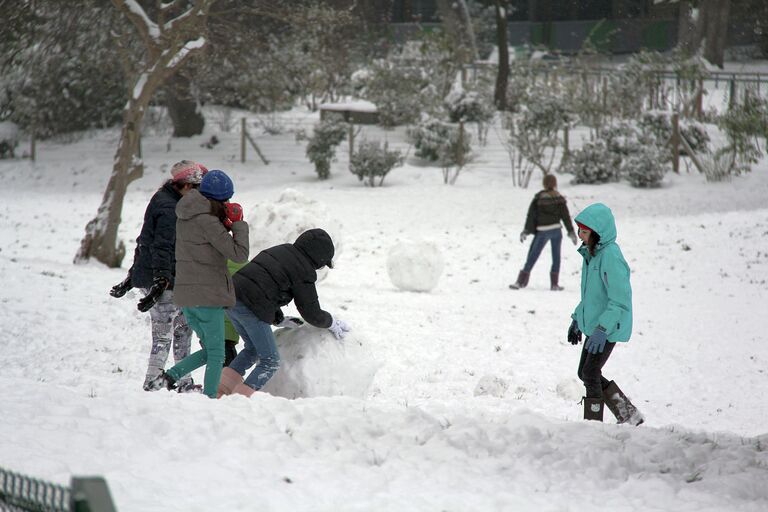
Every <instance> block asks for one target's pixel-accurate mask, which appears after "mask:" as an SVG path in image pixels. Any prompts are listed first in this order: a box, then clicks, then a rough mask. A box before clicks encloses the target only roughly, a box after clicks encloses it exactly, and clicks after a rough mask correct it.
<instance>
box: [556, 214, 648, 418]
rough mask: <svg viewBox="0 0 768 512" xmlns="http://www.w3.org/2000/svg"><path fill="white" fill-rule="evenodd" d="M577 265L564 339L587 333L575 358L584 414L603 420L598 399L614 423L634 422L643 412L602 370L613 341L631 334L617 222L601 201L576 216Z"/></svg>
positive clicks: (627, 287)
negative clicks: (577, 290)
mask: <svg viewBox="0 0 768 512" xmlns="http://www.w3.org/2000/svg"><path fill="white" fill-rule="evenodd" d="M575 221H576V225H577V226H578V228H579V232H578V235H579V238H580V239H581V241H582V242H584V243H583V244H582V245H581V246H580V247H579V249H578V251H579V253H580V254H581V255H582V256H583V258H584V262H583V264H582V267H581V301H580V302H579V304H578V306H576V309H575V310H574V311H573V314H572V315H571V319H572V322H571V327H570V328H569V329H568V341H569V342H571V343H572V344H574V345H575V344H577V343H578V342H579V341H580V340H581V333H582V332H583V333H588V335H587V338H586V340H585V341H584V348H583V350H582V351H581V358H580V361H579V371H578V375H579V378H580V379H581V380H582V382H583V383H584V387H585V390H586V396H585V397H584V418H585V419H594V420H599V421H602V415H603V404H606V405H608V407H609V409H611V411H612V412H613V413H614V415H616V418H617V420H619V423H624V422H631V423H633V424H636V425H639V424H640V423H642V415H640V413H639V412H637V409H636V408H635V407H634V406H633V405H632V404H631V402H629V400H628V399H627V398H626V396H624V394H623V393H622V392H621V390H620V389H618V386H616V383H615V382H613V381H609V380H608V379H606V378H605V377H603V375H602V368H603V366H604V365H605V363H606V362H607V361H608V357H609V356H610V355H611V352H612V351H613V348H614V346H615V344H616V342H627V341H629V338H630V336H631V334H632V287H631V285H630V282H629V275H630V270H629V265H627V262H626V260H625V259H624V255H623V254H622V253H621V249H620V248H619V246H618V244H617V243H616V222H615V220H614V218H613V213H611V210H610V208H608V207H607V206H605V205H604V204H602V203H595V204H592V205H589V206H588V207H586V208H585V209H584V210H583V211H582V212H581V213H579V214H578V215H577V216H576V219H575Z"/></svg>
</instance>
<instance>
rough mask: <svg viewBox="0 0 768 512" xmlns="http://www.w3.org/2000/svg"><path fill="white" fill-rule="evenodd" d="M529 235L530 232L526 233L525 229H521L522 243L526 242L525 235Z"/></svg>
mask: <svg viewBox="0 0 768 512" xmlns="http://www.w3.org/2000/svg"><path fill="white" fill-rule="evenodd" d="M527 236H528V233H526V232H525V231H521V232H520V243H521V244H522V243H525V237H527Z"/></svg>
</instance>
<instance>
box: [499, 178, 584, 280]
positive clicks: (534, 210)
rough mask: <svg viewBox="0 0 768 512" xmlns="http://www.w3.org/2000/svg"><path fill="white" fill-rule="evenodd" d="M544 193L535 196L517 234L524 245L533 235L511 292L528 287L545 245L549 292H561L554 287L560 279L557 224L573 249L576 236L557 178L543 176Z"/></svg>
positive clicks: (559, 241)
mask: <svg viewBox="0 0 768 512" xmlns="http://www.w3.org/2000/svg"><path fill="white" fill-rule="evenodd" d="M543 185H544V190H542V191H540V192H538V193H537V194H536V195H535V196H534V197H533V201H531V206H530V207H529V208H528V216H527V217H526V219H525V229H523V232H522V233H520V243H523V242H525V238H526V237H527V236H528V235H531V234H532V235H533V241H532V242H531V247H530V248H529V249H528V258H527V259H526V260H525V265H524V266H523V270H521V271H520V273H519V274H518V275H517V282H515V283H513V284H511V285H509V287H510V288H512V289H513V290H518V289H520V288H525V287H526V286H528V278H529V277H531V270H533V266H534V265H535V264H536V260H537V259H539V255H540V254H541V251H542V250H543V249H544V246H545V245H547V242H550V243H551V244H552V268H551V269H550V271H549V279H550V289H551V290H553V291H559V290H562V289H563V288H562V286H560V284H559V283H558V280H559V277H560V246H561V244H562V242H563V231H562V229H561V226H560V221H562V222H563V224H565V229H566V230H567V231H568V238H570V239H571V242H573V244H574V245H576V233H574V231H573V224H572V223H571V215H570V213H568V206H567V205H566V201H565V198H564V197H563V196H561V195H560V193H559V192H558V191H557V178H556V177H555V176H554V175H553V174H547V175H546V176H544V181H543Z"/></svg>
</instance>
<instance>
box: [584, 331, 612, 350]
mask: <svg viewBox="0 0 768 512" xmlns="http://www.w3.org/2000/svg"><path fill="white" fill-rule="evenodd" d="M607 340H608V334H606V332H605V329H603V328H602V327H600V326H599V325H598V326H597V328H596V329H595V332H593V333H592V336H590V337H589V338H587V342H586V343H585V344H584V350H586V351H587V352H589V353H590V354H600V353H602V352H603V349H605V342H606V341H607Z"/></svg>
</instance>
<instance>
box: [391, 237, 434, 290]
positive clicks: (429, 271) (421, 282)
mask: <svg viewBox="0 0 768 512" xmlns="http://www.w3.org/2000/svg"><path fill="white" fill-rule="evenodd" d="M387 273H388V274H389V278H390V280H391V281H392V284H393V285H395V286H396V287H397V288H399V289H401V290H408V291H415V292H428V291H431V290H432V289H434V288H435V286H437V283H438V281H439V280H440V275H441V274H442V273H443V255H442V253H441V252H440V249H439V248H438V247H437V245H436V244H435V243H434V242H429V241H425V240H405V241H402V242H399V243H397V244H395V245H394V246H393V247H392V249H390V251H389V255H388V257H387Z"/></svg>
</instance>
